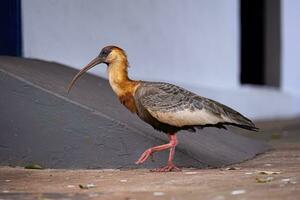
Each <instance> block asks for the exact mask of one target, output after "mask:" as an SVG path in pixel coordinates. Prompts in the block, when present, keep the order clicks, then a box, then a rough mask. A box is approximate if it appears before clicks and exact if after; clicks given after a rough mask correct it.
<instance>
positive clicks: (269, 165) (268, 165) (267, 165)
mask: <svg viewBox="0 0 300 200" xmlns="http://www.w3.org/2000/svg"><path fill="white" fill-rule="evenodd" d="M264 165H265V166H266V167H271V166H272V164H269V163H267V164H264Z"/></svg>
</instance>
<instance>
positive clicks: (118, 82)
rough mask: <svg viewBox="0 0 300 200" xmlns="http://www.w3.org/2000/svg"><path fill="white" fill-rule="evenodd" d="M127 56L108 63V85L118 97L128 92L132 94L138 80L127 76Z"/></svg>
mask: <svg viewBox="0 0 300 200" xmlns="http://www.w3.org/2000/svg"><path fill="white" fill-rule="evenodd" d="M127 68H128V63H127V58H126V57H123V58H119V59H116V60H114V61H113V62H112V63H110V64H109V65H108V68H107V73H108V79H109V83H110V86H111V87H112V89H113V91H114V92H115V93H116V94H117V95H118V96H119V97H120V96H124V95H128V94H132V95H133V94H134V92H135V90H136V88H137V86H138V82H137V81H133V80H130V79H129V78H128V71H127Z"/></svg>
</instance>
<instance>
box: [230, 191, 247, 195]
mask: <svg viewBox="0 0 300 200" xmlns="http://www.w3.org/2000/svg"><path fill="white" fill-rule="evenodd" d="M244 193H246V190H233V191H232V192H231V194H232V195H239V194H244Z"/></svg>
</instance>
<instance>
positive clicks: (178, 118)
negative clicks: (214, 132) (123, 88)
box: [136, 82, 255, 127]
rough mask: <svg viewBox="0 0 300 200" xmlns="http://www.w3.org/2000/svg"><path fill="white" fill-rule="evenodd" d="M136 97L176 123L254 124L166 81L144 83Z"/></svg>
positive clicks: (154, 112)
mask: <svg viewBox="0 0 300 200" xmlns="http://www.w3.org/2000/svg"><path fill="white" fill-rule="evenodd" d="M136 100H137V101H139V103H140V104H142V105H143V106H144V108H146V109H147V110H148V111H149V113H150V114H151V115H152V116H153V117H155V118H156V119H158V120H159V121H162V122H164V123H168V124H171V125H175V126H186V125H195V126H196V125H206V124H217V123H229V124H240V125H245V126H250V127H252V126H253V127H255V126H254V124H253V123H252V122H251V121H250V120H249V119H247V118H246V117H244V116H242V115H241V114H240V113H238V112H236V111H235V110H233V109H231V108H229V107H227V106H225V105H223V104H221V103H218V102H216V101H213V100H211V99H207V98H204V97H201V96H198V95H196V94H194V93H192V92H190V91H188V90H185V89H183V88H181V87H178V86H175V85H172V84H168V83H151V82H145V83H143V84H142V85H141V87H140V88H139V89H138V90H137V92H136Z"/></svg>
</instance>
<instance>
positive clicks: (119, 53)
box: [68, 46, 127, 92]
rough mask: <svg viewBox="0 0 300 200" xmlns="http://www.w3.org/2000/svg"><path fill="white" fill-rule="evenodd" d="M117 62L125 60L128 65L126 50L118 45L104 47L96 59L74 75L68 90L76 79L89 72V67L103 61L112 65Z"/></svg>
mask: <svg viewBox="0 0 300 200" xmlns="http://www.w3.org/2000/svg"><path fill="white" fill-rule="evenodd" d="M115 62H124V63H125V65H127V56H126V53H125V51H124V50H123V49H121V48H119V47H117V46H106V47H104V48H103V49H102V50H101V51H100V53H99V55H98V56H97V57H96V58H95V59H93V60H92V61H91V62H90V63H89V64H87V65H86V66H85V67H84V68H82V69H81V70H80V71H79V72H78V73H77V74H76V75H75V76H74V78H73V80H72V81H71V82H70V84H69V86H68V92H69V91H70V90H71V88H72V86H73V85H74V83H75V82H76V80H77V79H78V78H79V77H80V76H81V75H83V74H84V73H85V72H87V71H88V70H89V69H91V68H93V67H95V66H96V65H98V64H101V63H105V64H107V65H110V64H112V63H115Z"/></svg>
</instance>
